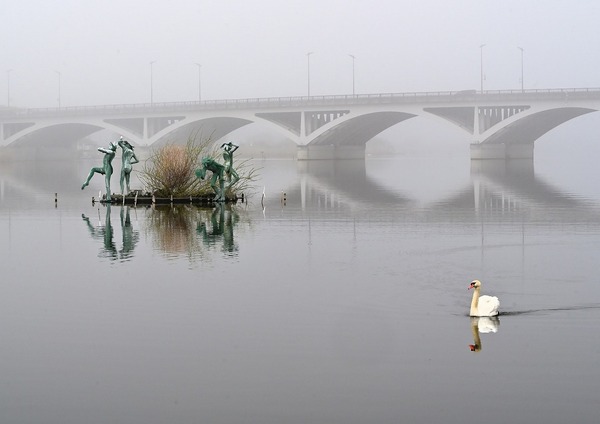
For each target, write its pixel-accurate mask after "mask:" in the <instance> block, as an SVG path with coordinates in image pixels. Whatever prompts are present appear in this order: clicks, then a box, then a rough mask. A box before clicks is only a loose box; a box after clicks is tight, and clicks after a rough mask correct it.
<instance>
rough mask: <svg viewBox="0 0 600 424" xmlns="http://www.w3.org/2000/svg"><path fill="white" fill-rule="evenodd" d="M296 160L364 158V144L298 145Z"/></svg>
mask: <svg viewBox="0 0 600 424" xmlns="http://www.w3.org/2000/svg"><path fill="white" fill-rule="evenodd" d="M296 158H297V159H298V160H323V159H327V160H331V159H364V158H365V145H364V144H363V145H360V146H335V145H333V144H331V145H327V146H310V145H307V146H298V150H297V155H296Z"/></svg>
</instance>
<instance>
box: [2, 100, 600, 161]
mask: <svg viewBox="0 0 600 424" xmlns="http://www.w3.org/2000/svg"><path fill="white" fill-rule="evenodd" d="M597 110H600V89H598V88H579V89H544V90H519V91H516V90H506V91H485V92H483V93H480V92H476V91H475V90H466V91H450V92H422V93H399V94H385V93H384V94H365V95H352V96H350V95H347V96H311V97H276V98H255V99H239V100H214V101H203V102H174V103H153V104H124V105H108V106H91V107H63V108H47V109H16V108H14V109H4V110H0V146H15V147H16V146H27V145H29V146H38V145H48V146H50V145H53V144H54V145H60V146H66V145H69V144H73V143H76V141H77V140H79V139H81V138H83V137H86V136H88V135H91V134H93V133H95V132H98V131H101V130H110V131H113V132H115V133H117V134H120V135H123V136H124V137H126V138H127V139H129V140H130V141H132V142H133V143H134V144H136V145H139V146H149V145H157V144H158V145H159V144H160V143H164V142H166V141H171V140H175V139H183V140H186V139H187V137H188V136H189V135H190V134H193V133H195V132H198V131H200V132H201V134H204V135H206V134H210V135H212V138H213V139H215V140H216V139H219V138H222V137H224V136H226V135H227V134H229V133H231V132H232V131H234V130H236V129H238V128H241V127H243V126H246V125H249V124H252V123H256V124H262V125H263V126H266V127H270V128H272V129H274V130H276V131H278V132H279V133H281V134H282V135H284V136H285V137H286V138H288V139H290V140H292V141H294V142H295V143H296V144H297V145H298V159H354V158H364V153H365V145H366V143H367V142H368V141H369V140H371V139H372V138H373V137H374V136H376V135H377V134H379V133H380V132H382V131H384V130H386V129H387V128H389V127H391V126H393V125H396V124H399V123H401V122H403V121H406V120H408V119H411V118H414V117H417V116H426V117H430V118H432V119H437V120H442V121H445V122H448V123H449V124H451V125H455V126H458V127H460V128H462V129H463V130H464V131H465V133H466V139H467V140H468V141H469V142H471V156H472V158H473V159H487V158H532V157H533V145H534V142H535V140H537V139H538V138H539V137H540V136H542V135H543V134H545V133H546V132H548V131H550V130H551V129H553V128H555V127H557V126H559V125H561V124H563V123H564V122H567V121H569V120H571V119H574V118H576V117H578V116H581V115H584V114H587V113H590V112H594V111H597Z"/></svg>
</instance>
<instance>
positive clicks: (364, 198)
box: [0, 157, 600, 424]
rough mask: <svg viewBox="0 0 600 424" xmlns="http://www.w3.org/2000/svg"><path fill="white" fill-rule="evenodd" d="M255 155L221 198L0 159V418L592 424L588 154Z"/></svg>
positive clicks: (596, 300)
mask: <svg viewBox="0 0 600 424" xmlns="http://www.w3.org/2000/svg"><path fill="white" fill-rule="evenodd" d="M255 164H256V166H257V167H260V168H261V170H260V174H261V180H260V181H258V182H257V194H256V195H255V196H254V197H253V198H251V200H250V202H249V203H244V204H238V205H236V206H234V207H228V206H225V207H223V208H220V209H215V210H212V209H198V208H195V207H189V206H182V207H176V208H170V207H164V208H156V209H152V208H146V207H137V208H133V207H124V208H123V207H120V206H112V207H110V208H106V207H104V206H101V205H98V204H95V205H92V203H91V197H92V196H96V197H97V194H98V190H100V189H102V188H103V181H102V179H101V178H99V177H95V178H94V179H93V180H92V183H91V184H90V187H89V188H87V189H86V190H85V191H83V192H82V191H81V190H80V188H79V187H80V184H81V181H83V178H84V177H85V175H86V174H87V171H88V169H89V167H90V166H92V165H96V163H95V162H93V161H92V162H86V161H78V162H77V163H74V164H73V163H67V162H65V163H59V162H38V163H34V162H18V163H13V164H10V165H9V164H6V163H2V164H0V256H1V257H2V265H1V266H2V279H1V282H0V290H1V293H2V295H1V296H0V340H1V341H2V342H1V343H0V358H2V361H1V362H0V375H2V379H1V380H0V417H1V419H2V422H9V423H61V424H65V423H81V422H86V423H106V422H118V423H150V422H156V423H158V422H161V423H164V422H169V423H190V422H206V423H228V424H231V423H261V424H262V423H366V422H368V423H399V422H406V423H465V422H467V423H468V422H479V421H486V422H488V423H507V422H512V423H520V422H522V423H531V422H544V423H547V424H548V423H564V422H577V423H595V422H597V417H598V413H599V412H600V407H599V406H598V400H599V399H598V393H599V392H600V367H599V365H600V364H599V360H598V358H599V353H600V338H599V337H598V336H597V330H598V322H599V319H600V289H599V288H598V263H600V251H599V250H598V246H599V245H600V192H598V189H597V187H595V183H596V182H597V181H598V177H599V175H598V174H599V172H600V171H598V169H597V168H596V167H595V166H594V164H593V161H592V160H590V161H589V162H586V161H585V160H583V161H581V160H580V161H579V162H577V163H574V162H573V163H565V161H559V160H558V159H557V158H552V157H550V158H539V157H538V158H536V166H535V170H534V169H533V167H531V166H526V165H523V164H515V163H511V164H510V166H508V167H507V166H505V164H493V163H487V164H486V166H485V167H483V169H480V167H474V168H473V169H471V163H470V161H469V160H468V158H466V159H465V158H462V157H458V158H445V159H424V158H418V157H398V158H390V159H367V160H366V161H365V162H353V161H347V162H327V161H324V162H310V163H297V162H294V161H276V160H272V161H270V160H266V161H257V162H256V163H255ZM557 164H558V165H559V166H557ZM117 183H118V181H117V178H116V177H115V178H114V181H113V184H114V185H115V186H116V185H117ZM134 185H135V184H134ZM263 188H264V190H265V195H266V197H265V199H264V202H261V193H262V191H263ZM54 193H57V194H58V201H57V202H56V203H55V201H54ZM284 193H285V202H284V201H283V198H284ZM263 204H264V208H263ZM474 278H478V279H480V280H481V281H482V282H483V292H484V293H489V294H494V295H496V296H498V297H499V298H500V301H501V309H502V311H503V314H502V315H501V316H500V317H499V320H498V322H497V323H493V322H492V323H489V322H487V323H486V322H483V321H480V322H479V323H477V322H476V321H474V320H471V319H470V318H469V317H468V316H467V315H468V307H469V304H470V296H471V293H470V292H467V286H468V284H469V282H470V281H471V280H472V279H474ZM477 325H479V329H480V330H481V331H482V332H480V331H477V330H478V327H477ZM490 325H491V326H492V328H491V329H490V328H487V329H486V326H488V327H489V326H490ZM483 331H489V332H483ZM494 331H495V332H494Z"/></svg>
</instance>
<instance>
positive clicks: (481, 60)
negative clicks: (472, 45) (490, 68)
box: [479, 44, 485, 94]
mask: <svg viewBox="0 0 600 424" xmlns="http://www.w3.org/2000/svg"><path fill="white" fill-rule="evenodd" d="M484 47H485V44H482V45H480V46H479V51H480V55H479V61H480V78H481V93H482V94H483V48H484Z"/></svg>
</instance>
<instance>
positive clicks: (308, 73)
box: [306, 52, 313, 97]
mask: <svg viewBox="0 0 600 424" xmlns="http://www.w3.org/2000/svg"><path fill="white" fill-rule="evenodd" d="M311 54H313V52H308V53H306V59H307V62H308V68H307V79H308V97H310V55H311Z"/></svg>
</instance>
